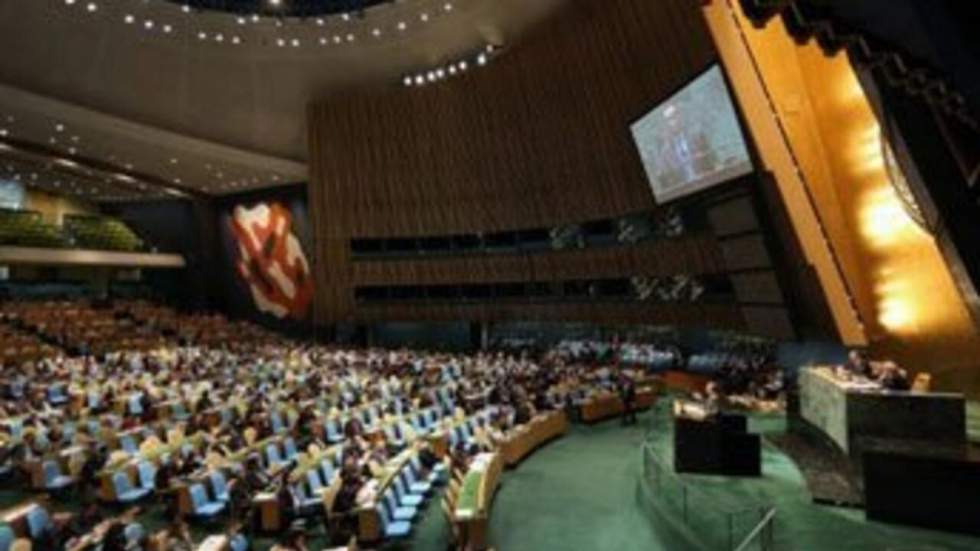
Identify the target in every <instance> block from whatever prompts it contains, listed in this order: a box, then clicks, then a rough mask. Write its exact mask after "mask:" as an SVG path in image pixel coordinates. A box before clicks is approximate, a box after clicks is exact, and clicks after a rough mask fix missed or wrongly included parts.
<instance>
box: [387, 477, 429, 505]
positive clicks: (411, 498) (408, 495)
mask: <svg viewBox="0 0 980 551" xmlns="http://www.w3.org/2000/svg"><path fill="white" fill-rule="evenodd" d="M392 487H393V488H394V490H395V497H396V498H398V504H399V505H400V506H402V507H420V506H421V505H422V503H423V502H424V501H425V496H423V495H421V494H413V493H412V492H410V491H409V490H408V486H406V485H405V482H404V481H402V479H401V477H400V476H396V477H394V478H393V479H392Z"/></svg>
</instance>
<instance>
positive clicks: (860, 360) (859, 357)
mask: <svg viewBox="0 0 980 551" xmlns="http://www.w3.org/2000/svg"><path fill="white" fill-rule="evenodd" d="M835 375H837V376H838V377H841V378H845V379H850V378H852V377H858V378H862V379H866V380H869V381H873V382H876V383H878V384H879V385H881V388H882V389H883V390H897V391H905V390H909V389H910V388H911V385H910V384H909V378H908V372H907V371H906V370H905V369H902V368H901V367H899V366H898V364H896V363H895V362H893V361H891V360H886V361H882V362H875V361H871V360H869V359H868V358H867V356H865V354H864V353H863V352H861V351H858V350H852V351H851V352H850V353H849V354H848V356H847V362H846V363H845V364H844V365H842V366H840V367H839V368H838V369H837V370H835Z"/></svg>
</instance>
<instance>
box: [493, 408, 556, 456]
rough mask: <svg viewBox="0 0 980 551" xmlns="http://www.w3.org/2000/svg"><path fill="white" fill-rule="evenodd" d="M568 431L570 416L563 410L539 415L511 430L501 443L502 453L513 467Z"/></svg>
mask: <svg viewBox="0 0 980 551" xmlns="http://www.w3.org/2000/svg"><path fill="white" fill-rule="evenodd" d="M567 431H568V417H567V416H566V415H565V412H563V411H551V412H548V413H544V414H542V415H538V416H537V417H535V418H534V419H531V421H530V422H529V423H527V424H525V425H524V426H522V427H519V428H517V429H515V430H513V431H511V432H510V433H509V434H508V435H507V440H505V441H504V442H502V443H501V444H500V453H501V454H502V455H503V456H504V460H505V461H506V463H507V466H508V467H513V466H514V465H517V464H518V463H520V462H521V460H523V459H524V458H525V457H527V456H528V455H529V454H530V453H531V452H533V451H534V450H536V449H538V447H540V446H542V445H543V444H545V443H546V442H548V441H550V440H552V439H553V438H557V437H559V436H561V435H563V434H565V432H567Z"/></svg>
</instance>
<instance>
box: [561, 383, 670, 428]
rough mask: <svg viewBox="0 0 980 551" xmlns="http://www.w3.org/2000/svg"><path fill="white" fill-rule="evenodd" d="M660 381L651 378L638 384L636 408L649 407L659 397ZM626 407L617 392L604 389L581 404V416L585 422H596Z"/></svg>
mask: <svg viewBox="0 0 980 551" xmlns="http://www.w3.org/2000/svg"><path fill="white" fill-rule="evenodd" d="M659 385H660V382H659V380H658V379H649V380H647V381H645V382H640V383H638V384H637V389H636V402H635V404H634V405H635V408H636V410H638V411H639V410H644V409H649V408H650V407H651V406H653V403H654V402H655V401H656V399H657V392H658V387H659ZM625 409H626V407H625V405H624V404H623V400H622V399H621V398H620V397H619V394H618V393H617V392H613V391H609V390H604V391H600V392H598V393H597V394H594V395H592V396H589V397H588V398H586V399H585V401H584V402H582V403H581V404H580V405H579V418H580V419H581V420H582V422H584V423H595V422H598V421H603V420H605V419H610V418H612V417H616V416H618V415H622V414H623V412H624V411H625Z"/></svg>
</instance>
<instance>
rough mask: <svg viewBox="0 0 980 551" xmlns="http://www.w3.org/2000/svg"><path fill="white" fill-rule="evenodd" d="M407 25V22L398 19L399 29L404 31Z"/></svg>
mask: <svg viewBox="0 0 980 551" xmlns="http://www.w3.org/2000/svg"><path fill="white" fill-rule="evenodd" d="M407 27H408V24H407V23H405V22H404V21H399V22H398V30H399V31H404V30H405V29H406V28H407Z"/></svg>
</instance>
